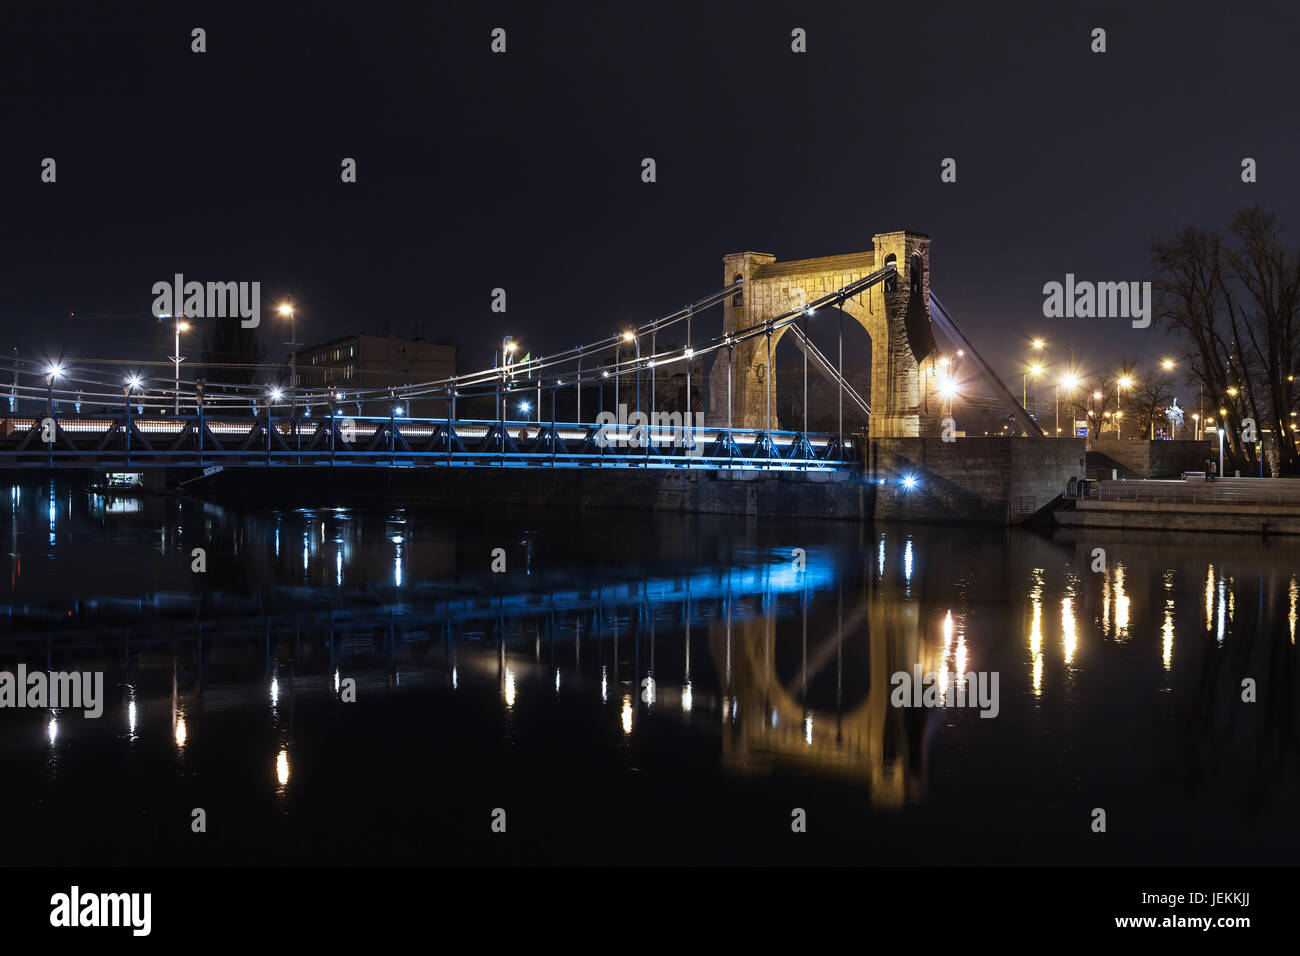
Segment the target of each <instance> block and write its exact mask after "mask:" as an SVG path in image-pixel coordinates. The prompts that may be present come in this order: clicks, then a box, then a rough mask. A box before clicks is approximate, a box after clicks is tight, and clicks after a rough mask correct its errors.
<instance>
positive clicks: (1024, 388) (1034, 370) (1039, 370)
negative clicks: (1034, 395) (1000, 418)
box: [1020, 362, 1043, 412]
mask: <svg viewBox="0 0 1300 956" xmlns="http://www.w3.org/2000/svg"><path fill="white" fill-rule="evenodd" d="M1042 374H1043V367H1042V366H1041V365H1039V364H1038V363H1037V362H1035V363H1034V364H1033V365H1031V366H1029V368H1027V369H1025V374H1024V375H1022V376H1020V406H1021V407H1022V408H1023V409H1024V410H1025V411H1026V412H1028V411H1029V386H1028V381H1029V376H1030V375H1033V376H1034V377H1035V378H1037V377H1038V376H1039V375H1042Z"/></svg>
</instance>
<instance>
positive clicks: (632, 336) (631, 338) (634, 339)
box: [614, 331, 641, 412]
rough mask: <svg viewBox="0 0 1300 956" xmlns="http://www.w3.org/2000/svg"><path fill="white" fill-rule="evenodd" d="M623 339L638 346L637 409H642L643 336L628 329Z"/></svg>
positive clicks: (616, 386) (616, 389)
mask: <svg viewBox="0 0 1300 956" xmlns="http://www.w3.org/2000/svg"><path fill="white" fill-rule="evenodd" d="M623 341H624V342H631V343H633V344H634V345H635V346H636V410H637V411H638V412H639V411H641V338H640V336H638V335H637V334H636V333H635V332H632V331H628V332H624V333H623ZM614 385H615V389H614V390H615V392H617V391H618V382H617V381H615V383H614Z"/></svg>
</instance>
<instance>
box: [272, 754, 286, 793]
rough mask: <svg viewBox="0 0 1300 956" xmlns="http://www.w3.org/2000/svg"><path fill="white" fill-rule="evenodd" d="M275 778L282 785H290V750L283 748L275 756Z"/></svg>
mask: <svg viewBox="0 0 1300 956" xmlns="http://www.w3.org/2000/svg"><path fill="white" fill-rule="evenodd" d="M275 779H276V781H277V782H278V783H279V784H280V786H281V787H282V788H283V787H287V786H288V785H289V751H287V750H283V749H282V750H281V751H280V753H279V754H278V755H277V756H276V758H275Z"/></svg>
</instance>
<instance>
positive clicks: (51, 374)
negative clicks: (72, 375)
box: [45, 362, 63, 468]
mask: <svg viewBox="0 0 1300 956" xmlns="http://www.w3.org/2000/svg"><path fill="white" fill-rule="evenodd" d="M62 374H63V366H62V365H60V364H59V363H58V362H51V363H50V367H49V368H48V369H47V370H46V374H45V384H46V386H47V388H48V391H47V392H46V396H45V417H46V418H48V419H49V421H50V444H49V448H48V449H47V460H48V462H49V465H50V467H51V468H53V467H54V435H55V433H56V432H57V431H58V430H59V426H58V423H57V422H56V421H55V420H54V380H55V379H56V378H58V377H59V376H60V375H62Z"/></svg>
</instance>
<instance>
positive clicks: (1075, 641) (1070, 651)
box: [1061, 597, 1079, 664]
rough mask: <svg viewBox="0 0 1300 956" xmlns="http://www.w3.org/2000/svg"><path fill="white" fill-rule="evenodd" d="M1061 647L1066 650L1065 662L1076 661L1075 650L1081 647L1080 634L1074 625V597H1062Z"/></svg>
mask: <svg viewBox="0 0 1300 956" xmlns="http://www.w3.org/2000/svg"><path fill="white" fill-rule="evenodd" d="M1061 647H1062V648H1063V649H1064V652H1065V663H1067V664H1071V663H1073V662H1074V652H1075V651H1076V650H1077V649H1078V647H1079V635H1078V632H1077V631H1076V630H1075V626H1074V598H1073V597H1063V598H1061Z"/></svg>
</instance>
